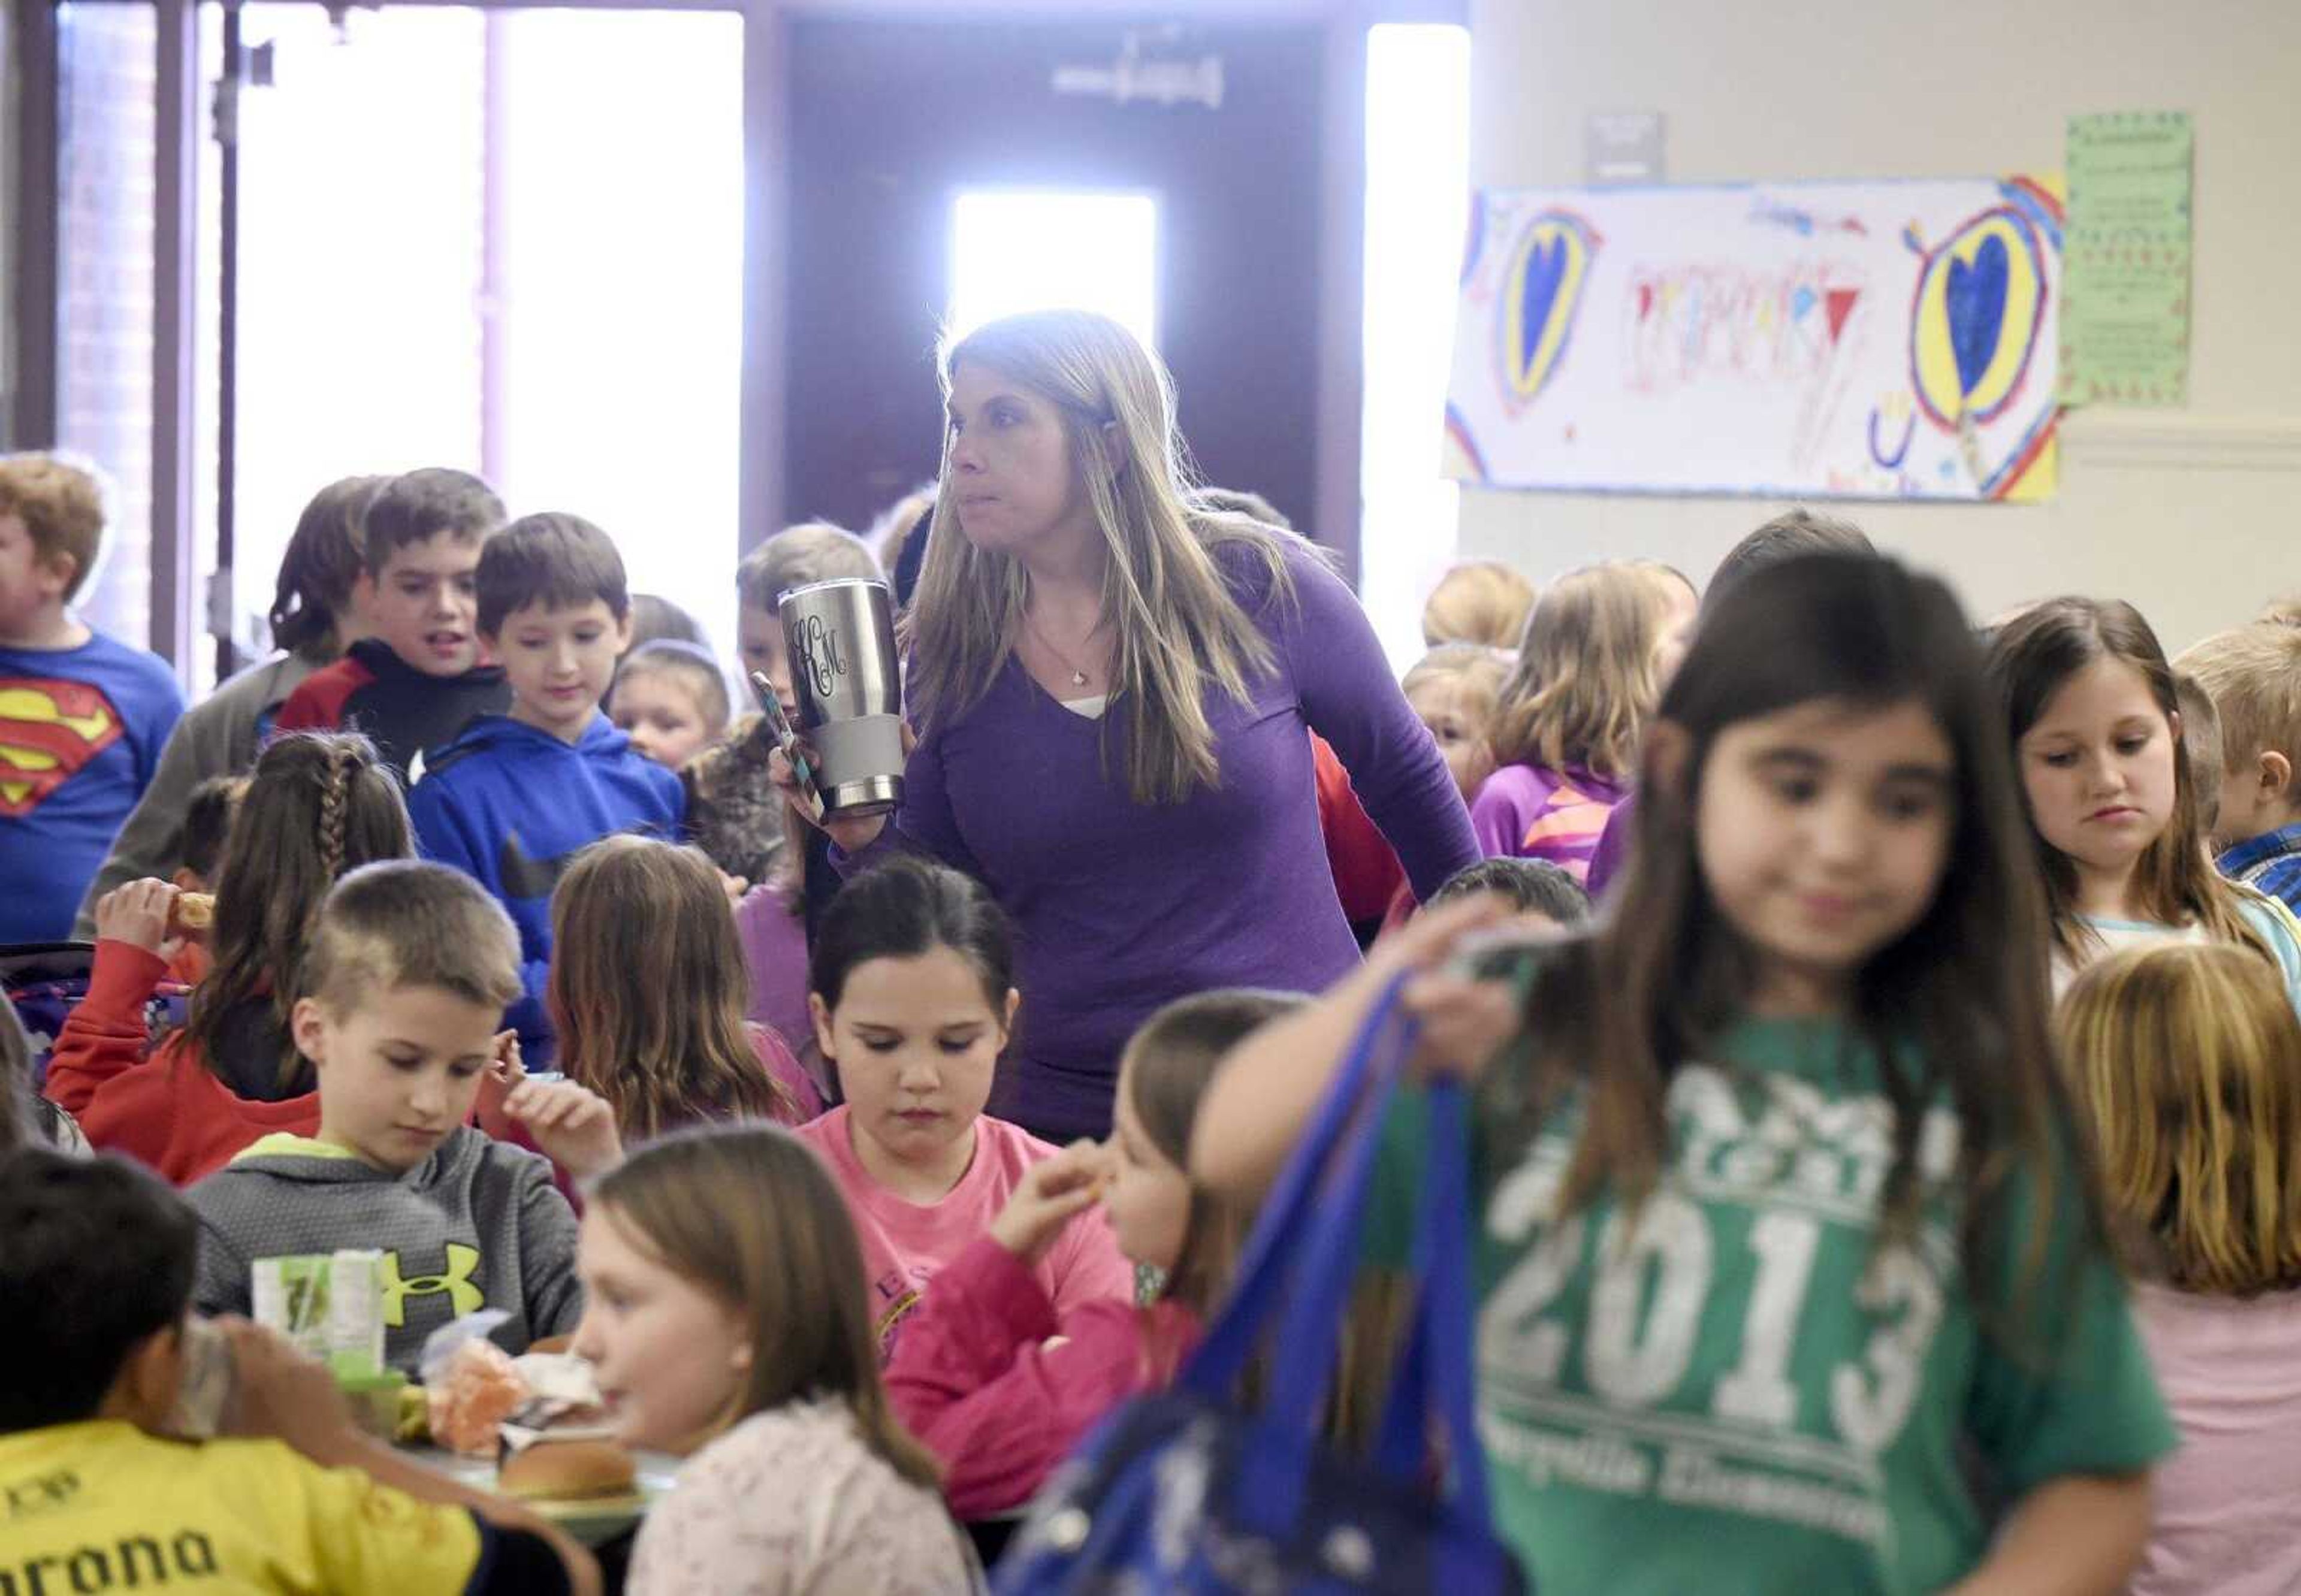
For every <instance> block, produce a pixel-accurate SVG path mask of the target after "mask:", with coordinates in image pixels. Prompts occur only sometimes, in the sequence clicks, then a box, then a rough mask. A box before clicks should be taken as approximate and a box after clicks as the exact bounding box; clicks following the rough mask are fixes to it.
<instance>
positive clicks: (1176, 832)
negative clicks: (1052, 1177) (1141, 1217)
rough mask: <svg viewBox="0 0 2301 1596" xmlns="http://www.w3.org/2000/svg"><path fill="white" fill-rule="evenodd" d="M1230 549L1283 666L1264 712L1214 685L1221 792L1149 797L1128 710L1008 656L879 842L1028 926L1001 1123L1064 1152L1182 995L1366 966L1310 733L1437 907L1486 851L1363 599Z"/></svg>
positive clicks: (922, 758) (1293, 981) (1306, 984)
mask: <svg viewBox="0 0 2301 1596" xmlns="http://www.w3.org/2000/svg"><path fill="white" fill-rule="evenodd" d="M1218 557H1219V559H1220V560H1221V563H1222V564H1223V567H1224V570H1225V572H1226V576H1227V578H1228V580H1229V581H1230V582H1231V587H1232V591H1233V592H1234V594H1235V595H1236V596H1237V597H1238V598H1239V600H1240V602H1241V604H1242V605H1243V606H1245V608H1246V610H1247V613H1248V614H1250V615H1251V616H1253V617H1254V618H1255V620H1256V621H1257V623H1259V625H1260V626H1261V628H1262V630H1263V633H1264V635H1265V637H1267V638H1268V639H1269V641H1270V644H1271V652H1272V656H1273V664H1274V669H1273V671H1272V673H1270V674H1269V675H1268V676H1267V677H1265V678H1263V679H1261V680H1260V681H1257V682H1256V683H1255V685H1254V689H1253V691H1252V695H1251V704H1249V705H1241V704H1239V703H1238V702H1237V701H1235V700H1234V699H1233V698H1230V697H1229V696H1228V695H1227V694H1226V693H1224V692H1222V691H1221V690H1220V689H1209V692H1208V694H1207V698H1206V711H1207V719H1208V721H1209V723H1210V724H1211V726H1212V727H1213V729H1214V733H1215V747H1216V756H1217V760H1218V761H1219V762H1220V765H1221V771H1222V777H1221V781H1220V784H1219V785H1218V786H1217V788H1215V789H1214V790H1199V791H1195V792H1193V793H1192V795H1191V796H1190V797H1189V798H1185V799H1184V801H1182V802H1181V803H1178V804H1165V805H1145V804H1138V803H1136V802H1134V799H1133V798H1131V797H1130V796H1129V795H1128V792H1127V789H1126V750H1127V747H1128V741H1129V740H1128V736H1127V731H1126V714H1125V705H1124V703H1123V702H1122V703H1117V704H1113V705H1112V706H1110V707H1109V711H1108V713H1107V714H1106V717H1105V719H1106V720H1107V721H1108V723H1109V724H1108V727H1107V728H1106V725H1105V721H1101V720H1089V719H1087V718H1085V717H1084V716H1083V715H1080V714H1076V713H1075V712H1073V711H1071V710H1068V709H1066V708H1064V707H1063V706H1061V705H1060V704H1058V703H1057V702H1056V701H1055V700H1054V699H1053V698H1051V697H1050V696H1049V695H1048V694H1047V692H1046V690H1045V689H1042V688H1041V687H1040V686H1039V685H1038V683H1037V682H1035V681H1033V680H1032V679H1031V676H1030V674H1029V673H1027V672H1026V671H1025V670H1024V669H1023V667H1022V666H1021V665H1020V664H1018V663H1017V662H1016V661H1015V660H1014V659H1013V658H1012V657H1010V658H1009V659H1008V661H1007V663H1006V664H1005V666H1004V667H1003V668H1002V669H1001V670H1000V673H999V676H998V679H997V680H996V681H994V682H993V683H992V688H991V690H990V692H989V694H988V695H987V696H986V697H985V698H983V701H982V702H981V703H979V704H977V705H975V707H974V708H972V709H970V710H968V711H967V712H966V714H963V715H960V716H958V718H956V719H954V720H950V721H949V722H946V723H943V724H941V725H939V726H936V727H934V728H932V729H930V730H929V731H926V732H925V735H923V736H922V737H921V739H920V740H919V744H918V747H917V748H916V749H915V750H914V751H913V752H912V755H911V758H910V763H909V764H908V766H907V767H906V769H905V772H904V781H903V803H902V807H901V809H900V810H899V812H898V813H897V815H896V816H895V823H894V826H893V827H892V828H891V831H892V832H894V833H896V834H897V835H895V836H892V837H891V836H888V835H887V834H885V833H883V840H882V842H880V843H878V844H874V847H873V848H871V849H869V850H866V857H867V856H868V855H869V854H870V853H875V852H876V851H877V850H878V848H881V847H884V846H893V845H898V844H899V845H904V846H908V847H910V848H916V849H918V850H920V851H922V852H925V853H930V854H933V855H934V856H937V857H939V858H941V859H942V860H943V861H945V862H946V863H948V864H951V865H957V866H958V867H959V868H960V869H963V870H966V871H967V872H969V873H972V874H974V875H975V876H976V877H977V878H978V879H980V880H981V881H982V882H983V883H984V884H985V885H986V886H988V887H989V888H990V890H991V892H992V896H993V897H995V898H997V899H998V900H999V903H1000V906H1001V907H1004V908H1005V909H1006V911H1007V913H1008V915H1009V917H1011V918H1012V920H1013V921H1014V923H1015V928H1016V932H1017V964H1018V972H1017V987H1018V989H1019V990H1021V992H1022V994H1023V1008H1022V1014H1021V1016H1020V1019H1019V1022H1018V1024H1017V1034H1016V1037H1015V1040H1014V1043H1013V1045H1012V1047H1011V1048H1010V1049H1009V1050H1008V1056H1007V1059H1006V1061H1005V1063H1003V1064H1002V1065H1000V1079H999V1082H998V1085H997V1087H996V1088H995V1089H994V1090H993V1093H992V1102H991V1112H992V1113H993V1114H995V1115H998V1116H1000V1117H1002V1118H1005V1119H1010V1120H1014V1121H1016V1122H1017V1123H1018V1124H1022V1125H1024V1126H1025V1127H1027V1128H1028V1129H1030V1130H1031V1131H1033V1132H1035V1133H1037V1134H1038V1135H1040V1136H1042V1137H1045V1138H1047V1139H1048V1140H1050V1141H1057V1142H1060V1141H1067V1140H1069V1139H1070V1138H1073V1137H1075V1136H1100V1135H1102V1134H1104V1133H1105V1132H1107V1131H1108V1130H1109V1121H1110V1103H1111V1090H1112V1088H1113V1086H1114V1084H1115V1083H1116V1082H1117V1074H1118V1057H1119V1053H1120V1050H1121V1049H1123V1048H1124V1047H1125V1042H1126V1039H1127V1038H1128V1037H1129V1036H1130V1035H1131V1034H1133V1032H1134V1029H1135V1027H1136V1026H1138V1025H1140V1024H1142V1021H1143V1020H1144V1019H1145V1018H1147V1017H1148V1016H1149V1015H1150V1014H1151V1011H1152V1010H1154V1009H1156V1008H1158V1007H1160V1006H1161V1005H1163V1004H1165V1003H1167V1002H1170V1001H1172V1000H1173V999H1177V998H1182V997H1186V996H1189V995H1191V994H1192V993H1195V992H1201V991H1204V990H1207V989H1209V988H1210V987H1225V986H1256V987H1268V988H1275V989H1277V990H1289V991H1317V990H1319V989H1321V988H1323V987H1325V986H1326V985H1327V984H1329V983H1330V982H1334V981H1335V980H1337V979H1339V978H1341V977H1342V976H1343V975H1344V974H1347V973H1349V972H1350V970H1351V968H1352V966H1354V965H1356V964H1357V963H1358V961H1359V949H1358V944H1357V942H1356V941H1355V940H1353V939H1352V937H1351V928H1350V925H1349V923H1348V922H1346V921H1345V920H1344V919H1343V911H1342V906H1341V904H1340V903H1339V902H1338V901H1337V900H1336V898H1335V882H1334V876H1333V873H1332V872H1331V870H1330V869H1329V867H1328V865H1327V863H1326V846H1325V842H1324V840H1323V839H1322V837H1321V835H1320V832H1319V830H1318V798H1317V793H1316V790H1315V786H1314V781H1313V776H1312V771H1311V752H1310V740H1309V737H1308V736H1306V735H1305V728H1306V727H1308V728H1309V729H1310V730H1314V731H1317V732H1318V734H1319V735H1320V736H1322V737H1324V738H1325V739H1326V741H1327V742H1328V743H1329V744H1331V745H1332V746H1333V748H1334V749H1335V753H1337V754H1338V755H1340V756H1342V760H1343V765H1344V767H1345V768H1346V769H1348V770H1349V772H1350V773H1351V783H1352V785H1353V786H1354V787H1355V788H1356V789H1357V790H1358V794H1359V798H1360V802H1361V803H1362V804H1363V805H1364V806H1365V807H1366V811H1367V813H1368V815H1372V816H1373V817H1374V820H1375V823H1376V824H1377V825H1379V826H1380V827H1381V828H1382V831H1383V834H1384V836H1385V837H1386V838H1388V839H1389V840H1390V843H1391V846H1392V847H1393V848H1396V849H1397V850H1398V856H1399V859H1400V861H1401V862H1402V864H1403V865H1405V866H1406V873H1407V875H1408V877H1409V879H1410V881H1411V882H1413V885H1414V890H1415V892H1416V894H1417V895H1418V897H1421V898H1428V897H1429V896H1430V895H1431V894H1432V893H1433V892H1435V891H1436V890H1438V888H1439V887H1440V886H1441V885H1442V884H1443V883H1444V882H1445V881H1446V879H1447V878H1448V877H1449V876H1451V875H1452V874H1453V873H1454V872H1455V871H1457V870H1459V869H1461V868H1462V867H1463V866H1465V865H1470V864H1473V863H1475V862H1476V861H1477V857H1478V848H1477V842H1476V840H1474V839H1473V838H1472V836H1471V834H1470V822H1469V815H1468V812H1467V811H1466V810H1465V809H1464V807H1463V805H1462V800H1461V797H1460V793H1459V792H1458V791H1457V790H1455V787H1454V784H1453V781H1452V777H1451V776H1449V775H1448V773H1447V770H1446V763H1445V761H1444V759H1443V758H1442V757H1441V756H1440V755H1439V753H1438V749H1437V747H1436V745H1435V743H1433V742H1432V741H1431V740H1430V733H1429V732H1428V731H1427V730H1426V729H1425V728H1424V727H1423V725H1422V723H1421V722H1420V721H1419V720H1418V719H1416V718H1415V714H1414V712H1413V711H1412V710H1411V709H1410V708H1409V707H1408V706H1407V703H1406V699H1405V697H1404V696H1403V695H1402V693H1401V692H1400V691H1399V689H1398V685H1397V683H1396V682H1395V681H1393V680H1392V678H1391V674H1390V670H1389V666H1388V664H1387V662H1385V659H1384V657H1383V654H1382V649H1381V647H1380V645H1378V644H1377V643H1376V640H1375V635H1374V630H1373V628H1372V627H1371V626H1370V625H1368V622H1367V618H1366V614H1365V612H1364V611H1362V610H1361V609H1360V607H1359V603H1358V600H1357V598H1356V597H1354V596H1353V595H1352V594H1351V590H1350V589H1349V588H1347V587H1345V586H1344V585H1343V582H1342V581H1341V580H1340V579H1338V578H1337V577H1335V575H1334V573H1333V572H1330V571H1328V570H1327V569H1326V567H1325V566H1324V565H1323V564H1320V563H1319V562H1318V558H1317V556H1315V555H1314V554H1313V553H1312V552H1311V551H1310V549H1309V546H1308V545H1307V544H1301V543H1299V542H1294V541H1290V543H1289V544H1288V545H1287V564H1288V569H1289V570H1290V571H1291V572H1292V573H1293V579H1294V597H1293V601H1292V602H1291V603H1290V602H1289V601H1288V600H1286V599H1285V598H1284V597H1276V598H1274V597H1272V596H1271V594H1270V592H1269V587H1268V581H1267V580H1266V579H1265V578H1264V576H1263V574H1262V571H1261V568H1260V564H1259V561H1258V560H1256V559H1255V558H1254V556H1252V555H1251V552H1250V551H1248V550H1245V549H1243V548H1236V547H1232V548H1226V549H1224V550H1222V551H1220V553H1219V555H1218ZM1106 741H1107V743H1108V747H1107V748H1106V746H1105V745H1106Z"/></svg>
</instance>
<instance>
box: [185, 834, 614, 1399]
mask: <svg viewBox="0 0 2301 1596" xmlns="http://www.w3.org/2000/svg"><path fill="white" fill-rule="evenodd" d="M304 986H305V993H304V995H303V996H302V997H301V998H300V999H299V1000H298V1001H297V1004H296V1007H295V1011H294V1015H293V1020H292V1027H293V1031H294V1034H295V1038H296V1045H297V1048H298V1049H300V1050H301V1051H302V1052H303V1054H304V1056H305V1057H306V1058H308V1059H310V1060H311V1061H312V1064H313V1066H314V1071H315V1072H316V1074H317V1075H318V1077H319V1083H320V1129H319V1134H318V1135H316V1136H312V1137H304V1136H294V1135H288V1134H275V1135H271V1136H266V1137H264V1138H263V1139H262V1140H261V1141H256V1142H255V1143H254V1144H253V1145H252V1146H250V1147H249V1148H248V1149H247V1150H246V1151H244V1152H242V1153H241V1154H240V1155H239V1156H238V1157H236V1158H234V1159H233V1160H232V1161H231V1163H230V1164H229V1165H227V1166H224V1167H223V1168H222V1169H221V1170H218V1171H217V1172H216V1173H215V1174H212V1175H210V1176H208V1177H207V1178H206V1179H205V1180H204V1181H201V1182H198V1183H197V1185H195V1186H193V1187H192V1188H191V1190H190V1191H189V1192H188V1193H187V1195H188V1198H189V1199H190V1202H191V1205H192V1207H193V1208H194V1210H195V1211H196V1212H197V1214H198V1216H199V1220H200V1259H199V1270H198V1274H197V1280H196V1282H195V1284H194V1289H193V1301H194V1305H195V1306H196V1307H197V1308H198V1309H199V1310H200V1311H202V1312H204V1313H211V1314H214V1313H246V1312H247V1311H248V1306H249V1300H250V1284H249V1283H250V1275H251V1270H252V1266H254V1264H255V1262H256V1260H258V1259H260V1258H279V1257H283V1256H294V1255H297V1254H305V1253H331V1252H334V1251H336V1250H337V1249H340V1248H374V1249H380V1250H381V1252H382V1253H383V1314H384V1354H385V1358H386V1361H387V1362H389V1364H390V1365H391V1366H393V1367H394V1368H397V1369H399V1370H402V1371H403V1372H406V1373H407V1374H410V1375H413V1374H414V1373H416V1372H417V1363H418V1361H419V1359H420V1358H421V1357H422V1353H423V1341H424V1338H425V1337H426V1336H428V1335H429V1334H430V1333H431V1332H432V1331H433V1330H435V1329H437V1328H439V1326H440V1325H442V1324H447V1323H448V1321H449V1320H451V1319H455V1318H458V1317H461V1316H463V1315H464V1314H468V1313H472V1312H474V1311H476V1310H478V1309H480V1308H502V1309H504V1310H506V1311H507V1312H508V1313H509V1314H510V1315H511V1320H510V1322H509V1324H506V1326H505V1327H504V1328H503V1329H501V1330H499V1331H498V1332H497V1333H496V1339H497V1340H498V1341H504V1342H506V1343H507V1344H508V1345H509V1346H511V1347H512V1349H515V1350H517V1349H520V1348H522V1347H524V1346H525V1345H526V1344H527V1342H529V1341H532V1340H536V1339H540V1338H541V1337H545V1336H550V1335H557V1334H561V1333H566V1332H571V1331H573V1329H574V1327H575V1323H576V1321H577V1320H578V1319H579V1318H580V1317H582V1288H581V1287H580V1285H579V1284H578V1283H577V1281H576V1276H575V1236H576V1224H575V1216H574V1214H573V1210H572V1209H570V1208H569V1207H568V1204H567V1199H565V1198H564V1197H563V1196H561V1195H560V1193H559V1191H558V1189H557V1188H556V1186H555V1185H554V1184H553V1181H552V1168H551V1165H550V1163H549V1161H548V1160H547V1159H545V1158H543V1157H538V1156H537V1155H536V1154H534V1153H532V1152H529V1151H526V1150H524V1149H521V1148H518V1147H515V1146H512V1145H510V1144H509V1143H506V1142H502V1141H495V1140H493V1139H492V1138H490V1137H489V1136H488V1135H487V1134H485V1133H484V1132H481V1131H479V1130H476V1129H473V1127H472V1126H471V1125H469V1124H466V1123H465V1122H466V1121H467V1120H468V1119H469V1118H470V1117H471V1115H472V1110H473V1103H474V1101H475V1099H477V1097H478V1095H479V1093H480V1090H481V1084H482V1082H484V1081H485V1080H486V1078H487V1077H488V1076H489V1074H490V1073H491V1072H496V1071H498V1069H499V1065H498V1054H499V1051H500V1049H501V1043H500V1042H499V1041H498V1036H497V1033H496V1026H497V1024H498V1020H499V1018H500V1016H501V1015H502V1013H503V1009H504V1006H505V1005H506V1003H508V1002H509V1001H510V1000H511V999H513V998H514V997H516V996H517V995H518V993H519V990H520V977H519V940H518V934H517V933H516V932H515V931H514V930H513V929H512V926H511V923H510V922H509V921H508V920H507V919H506V917H505V915H504V912H503V910H502V908H501V907H498V905H497V903H496V901H495V899H494V898H490V897H489V895H488V893H487V892H486V890H484V889H482V888H481V887H480V886H479V885H478V883H476V882H473V881H472V880H471V879H470V878H469V877H467V876H464V875H463V874H461V873H457V872H456V871H453V870H449V869H448V868H446V867H444V866H442V865H426V864H419V863H416V862H414V861H411V860H394V861H391V862H389V863H386V864H380V865H369V866H367V867H366V868H364V869H361V870H356V871H353V872H352V873H349V874H347V875H346V876H345V877H344V878H343V880H342V881H340V882H338V883H337V884H336V887H335V890H333V891H332V892H331V893H330V894H329V895H328V899H327V902H326V905H325V906H324V907H323V908H322V910H321V914H320V918H319V923H318V925H317V926H316V928H315V929H314V935H313V940H312V945H311V949H310V952H309V955H308V957H307V958H306V960H305V980H304ZM499 1078H500V1076H499ZM506 1108H507V1109H508V1110H509V1116H510V1117H511V1118H512V1119H514V1120H516V1121H520V1122H522V1123H524V1124H526V1125H527V1127H528V1128H529V1129H530V1131H531V1132H532V1133H533V1134H534V1136H535V1139H536V1141H537V1142H538V1145H540V1146H543V1147H545V1148H546V1149H548V1150H550V1151H552V1152H553V1153H554V1154H556V1156H558V1157H561V1158H562V1160H563V1162H565V1163H567V1164H569V1165H570V1166H575V1167H578V1168H580V1169H589V1168H592V1167H599V1166H604V1165H606V1164H607V1163H612V1162H613V1161H614V1160H615V1157H618V1156H619V1155H620V1149H619V1148H618V1147H617V1146H616V1145H615V1121H614V1116H613V1114H612V1112H611V1111H609V1110H608V1108H607V1105H606V1103H605V1102H603V1101H601V1100H600V1099H598V1098H597V1097H595V1096H593V1095H592V1094H591V1093H589V1092H586V1091H584V1090H582V1088H581V1087H576V1086H571V1085H565V1084H559V1085H546V1084H544V1083H542V1082H528V1083H526V1084H524V1085H522V1086H520V1087H519V1088H518V1089H517V1090H515V1092H514V1093H513V1095H512V1097H511V1098H510V1099H506Z"/></svg>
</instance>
